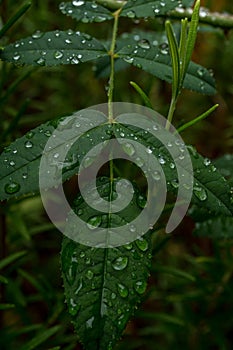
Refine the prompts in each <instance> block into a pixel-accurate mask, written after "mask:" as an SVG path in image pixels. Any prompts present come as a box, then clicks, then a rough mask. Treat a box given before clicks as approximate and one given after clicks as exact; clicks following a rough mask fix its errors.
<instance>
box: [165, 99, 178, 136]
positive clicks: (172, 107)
mask: <svg viewBox="0 0 233 350" xmlns="http://www.w3.org/2000/svg"><path fill="white" fill-rule="evenodd" d="M176 102H177V98H172V99H171V103H170V107H169V111H168V115H167V122H166V125H165V129H166V130H169V128H170V124H171V123H172V119H173V115H174V113H175V109H176Z"/></svg>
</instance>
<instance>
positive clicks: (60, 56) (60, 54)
mask: <svg viewBox="0 0 233 350" xmlns="http://www.w3.org/2000/svg"><path fill="white" fill-rule="evenodd" d="M62 57H63V52H61V51H56V52H55V53H54V58H56V59H60V58H62Z"/></svg>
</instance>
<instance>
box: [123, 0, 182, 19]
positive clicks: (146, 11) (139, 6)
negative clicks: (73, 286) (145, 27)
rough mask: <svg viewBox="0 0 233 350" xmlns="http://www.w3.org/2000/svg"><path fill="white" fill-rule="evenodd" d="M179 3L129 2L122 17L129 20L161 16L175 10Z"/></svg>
mask: <svg viewBox="0 0 233 350" xmlns="http://www.w3.org/2000/svg"><path fill="white" fill-rule="evenodd" d="M179 3H180V2H179V0H166V1H163V0H137V1H134V0H128V1H127V3H126V4H125V6H123V9H122V11H121V13H120V16H122V17H129V18H144V17H155V16H161V15H164V14H166V13H167V12H168V11H171V10H173V9H175V8H176V7H177V6H178V5H179Z"/></svg>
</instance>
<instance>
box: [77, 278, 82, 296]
mask: <svg viewBox="0 0 233 350" xmlns="http://www.w3.org/2000/svg"><path fill="white" fill-rule="evenodd" d="M82 287H83V281H82V279H81V280H80V282H79V286H78V288H77V289H76V291H75V295H77V294H78V293H79V292H80V290H81V289H82Z"/></svg>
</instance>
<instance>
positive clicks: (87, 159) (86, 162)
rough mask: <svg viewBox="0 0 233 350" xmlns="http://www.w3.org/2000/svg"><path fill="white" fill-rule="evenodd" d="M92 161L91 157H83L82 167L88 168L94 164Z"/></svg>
mask: <svg viewBox="0 0 233 350" xmlns="http://www.w3.org/2000/svg"><path fill="white" fill-rule="evenodd" d="M94 160H95V159H94V158H92V157H85V158H84V160H83V162H82V165H83V167H84V168H88V167H89V166H90V165H91V164H92V163H93V162H94Z"/></svg>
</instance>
